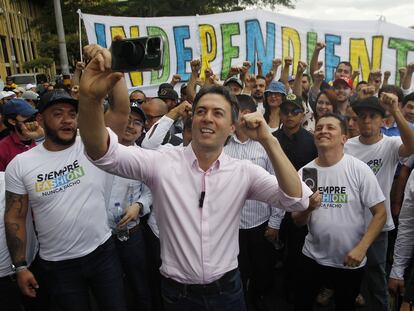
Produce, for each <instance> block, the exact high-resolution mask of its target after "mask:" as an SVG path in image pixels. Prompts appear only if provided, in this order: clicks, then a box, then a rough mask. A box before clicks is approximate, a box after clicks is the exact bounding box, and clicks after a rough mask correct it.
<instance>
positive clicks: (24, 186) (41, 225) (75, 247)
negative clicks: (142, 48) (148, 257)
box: [5, 46, 130, 311]
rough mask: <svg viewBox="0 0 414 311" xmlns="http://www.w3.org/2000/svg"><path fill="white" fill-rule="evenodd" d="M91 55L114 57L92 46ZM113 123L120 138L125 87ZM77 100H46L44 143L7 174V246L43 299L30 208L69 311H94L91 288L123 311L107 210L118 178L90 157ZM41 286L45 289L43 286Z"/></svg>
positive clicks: (62, 95) (23, 283) (22, 283)
mask: <svg viewBox="0 0 414 311" xmlns="http://www.w3.org/2000/svg"><path fill="white" fill-rule="evenodd" d="M89 48H90V49H92V51H89V54H91V55H92V57H93V55H96V54H100V53H109V52H107V51H106V50H105V52H102V49H101V48H98V47H94V46H92V47H89ZM109 95H110V98H112V100H111V102H112V104H111V105H110V107H109V109H108V110H107V112H106V113H105V120H106V123H107V125H109V126H110V127H111V128H113V129H114V130H115V131H117V132H118V133H120V132H121V131H122V132H123V131H124V130H125V125H126V123H127V120H128V116H129V111H130V108H129V100H128V92H127V90H126V86H125V82H124V81H122V79H121V81H119V83H118V84H117V85H116V86H115V88H114V89H113V90H112V94H109ZM77 104H78V103H77V101H76V100H75V99H73V98H72V97H70V95H69V94H67V93H66V92H64V91H62V90H54V91H52V92H48V93H46V94H45V95H44V96H43V97H42V98H41V101H40V105H39V108H38V109H39V112H40V114H39V116H38V122H39V123H40V124H41V125H42V127H43V128H44V130H45V142H44V143H43V144H42V145H39V146H37V147H35V148H32V149H31V150H29V151H28V152H26V153H22V154H20V155H18V156H17V157H16V158H15V159H14V160H13V161H12V162H10V164H9V166H8V167H7V169H6V211H5V228H6V240H7V246H8V249H9V252H10V255H11V258H12V262H13V264H14V266H15V270H16V279H17V283H18V285H19V287H20V289H21V291H22V292H23V293H24V294H25V295H27V296H31V297H33V296H36V291H37V289H38V288H39V285H38V283H37V281H36V278H35V277H34V276H33V274H32V272H31V271H30V270H29V269H28V268H27V263H26V251H25V244H26V237H25V232H26V217H27V214H28V206H30V208H31V210H32V213H33V217H34V222H35V225H36V230H37V233H38V239H39V244H40V252H39V254H40V266H41V268H42V271H43V272H44V273H45V274H46V275H47V278H46V286H47V288H48V289H50V294H51V296H52V298H53V299H54V301H56V303H57V304H58V305H59V307H61V308H62V309H63V310H65V311H66V310H68V311H69V310H73V311H75V310H76V311H78V310H90V306H89V291H91V292H92V293H93V294H94V296H95V298H96V300H97V303H98V305H99V307H100V310H107V311H114V310H115V311H118V310H119V311H124V310H126V306H125V297H124V288H123V282H122V272H121V271H122V269H121V265H120V262H119V259H118V256H117V253H116V250H115V245H114V241H113V240H112V238H111V235H112V234H111V230H110V228H109V226H108V223H107V214H106V208H105V205H106V203H107V202H108V199H109V198H108V197H107V194H108V193H110V191H109V189H108V187H110V186H111V184H112V176H111V175H108V174H106V173H105V172H103V171H101V170H100V169H97V168H96V167H95V166H94V165H93V164H92V163H90V161H89V160H88V159H87V158H86V156H85V155H84V145H83V143H82V141H81V139H80V137H77V136H76V130H77ZM40 285H42V284H40Z"/></svg>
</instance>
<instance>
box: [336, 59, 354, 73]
mask: <svg viewBox="0 0 414 311" xmlns="http://www.w3.org/2000/svg"><path fill="white" fill-rule="evenodd" d="M341 64H344V65H345V66H348V67H349V68H351V73H352V65H351V63H350V62H347V61H342V62H339V64H338V65H337V66H336V68H335V71H336V70H337V69H338V67H339V65H341Z"/></svg>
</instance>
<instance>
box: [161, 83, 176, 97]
mask: <svg viewBox="0 0 414 311" xmlns="http://www.w3.org/2000/svg"><path fill="white" fill-rule="evenodd" d="M165 89H174V87H173V86H172V85H171V84H170V83H161V84H160V86H159V87H158V96H160V94H161V91H162V90H165Z"/></svg>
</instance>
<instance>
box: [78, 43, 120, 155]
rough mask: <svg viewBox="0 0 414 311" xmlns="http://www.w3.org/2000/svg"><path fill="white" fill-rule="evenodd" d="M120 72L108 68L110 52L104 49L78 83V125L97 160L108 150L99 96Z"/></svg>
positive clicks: (118, 78) (106, 133) (105, 92)
mask: <svg viewBox="0 0 414 311" xmlns="http://www.w3.org/2000/svg"><path fill="white" fill-rule="evenodd" d="M122 77H123V74H122V73H121V72H112V70H111V53H110V52H109V51H108V50H106V49H104V50H102V52H100V53H97V54H96V55H95V56H94V58H93V59H92V60H91V61H90V62H89V64H88V65H87V66H86V69H85V71H84V73H83V76H82V79H81V82H80V87H79V116H78V125H79V130H80V134H81V137H82V140H83V142H84V145H85V150H86V152H87V153H88V155H89V156H90V157H91V158H92V159H93V160H97V159H99V158H101V157H102V156H104V155H105V153H106V151H107V150H108V132H107V130H106V128H105V120H104V107H103V100H104V98H105V96H106V95H107V94H108V93H109V92H110V91H111V90H112V89H113V87H114V86H115V84H116V83H117V82H118V81H119V80H121V79H122Z"/></svg>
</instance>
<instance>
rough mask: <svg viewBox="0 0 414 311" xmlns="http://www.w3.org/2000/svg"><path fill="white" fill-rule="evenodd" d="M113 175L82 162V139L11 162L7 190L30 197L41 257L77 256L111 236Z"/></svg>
mask: <svg viewBox="0 0 414 311" xmlns="http://www.w3.org/2000/svg"><path fill="white" fill-rule="evenodd" d="M112 177H113V176H111V175H108V174H106V173H105V172H104V171H102V170H100V169H98V168H97V167H95V166H94V165H93V164H92V163H91V162H90V161H89V160H88V159H87V158H86V156H85V155H84V145H83V143H82V141H81V139H80V137H77V138H76V142H75V143H74V144H73V145H72V146H70V147H69V148H67V149H65V150H62V151H55V152H51V151H48V150H47V149H45V148H44V147H43V144H42V145H39V146H37V147H35V148H32V149H31V150H29V151H27V152H24V153H21V154H19V155H18V156H16V157H15V158H14V159H13V161H11V162H10V164H9V165H8V167H7V169H6V190H8V191H10V192H14V193H18V194H26V193H27V194H28V195H29V205H30V206H31V208H32V210H33V215H34V220H35V224H36V230H37V232H38V239H39V243H40V257H41V258H42V259H44V260H49V261H60V260H66V259H72V258H79V257H82V256H85V255H87V254H89V253H91V252H92V251H94V250H95V249H96V248H97V247H98V246H99V245H101V244H102V243H104V242H105V241H106V240H107V239H108V238H109V237H110V236H111V231H110V229H109V226H108V222H107V214H106V208H105V205H106V203H107V201H108V197H107V196H108V194H109V193H110V191H109V189H110V188H109V187H110V185H111V184H112Z"/></svg>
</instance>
